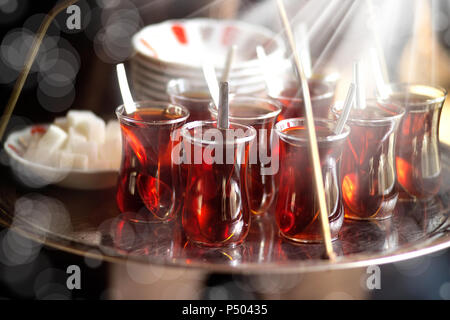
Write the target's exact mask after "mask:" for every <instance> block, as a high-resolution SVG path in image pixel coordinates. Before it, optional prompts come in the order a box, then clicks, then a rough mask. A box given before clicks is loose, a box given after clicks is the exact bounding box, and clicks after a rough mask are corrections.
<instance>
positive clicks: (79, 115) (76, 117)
mask: <svg viewBox="0 0 450 320" xmlns="http://www.w3.org/2000/svg"><path fill="white" fill-rule="evenodd" d="M66 117H67V124H68V126H69V127H76V126H77V125H78V123H80V122H81V121H85V120H86V119H90V118H95V117H96V116H95V114H94V113H93V112H92V111H89V110H70V111H69V112H68V113H67V116H66Z"/></svg>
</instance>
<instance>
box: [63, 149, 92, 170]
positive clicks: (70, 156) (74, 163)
mask: <svg viewBox="0 0 450 320" xmlns="http://www.w3.org/2000/svg"><path fill="white" fill-rule="evenodd" d="M59 167H60V168H61V169H87V168H88V157H87V156H86V155H84V154H76V153H70V152H64V151H63V152H61V156H60V158H59Z"/></svg>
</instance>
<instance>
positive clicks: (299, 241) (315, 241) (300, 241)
mask: <svg viewBox="0 0 450 320" xmlns="http://www.w3.org/2000/svg"><path fill="white" fill-rule="evenodd" d="M279 234H280V237H282V238H283V239H284V240H287V241H288V242H290V243H293V244H318V243H323V239H306V238H301V239H299V238H294V237H290V236H288V235H285V234H284V233H283V232H281V231H280V233H279ZM338 239H339V236H335V237H332V238H331V241H336V240H338Z"/></svg>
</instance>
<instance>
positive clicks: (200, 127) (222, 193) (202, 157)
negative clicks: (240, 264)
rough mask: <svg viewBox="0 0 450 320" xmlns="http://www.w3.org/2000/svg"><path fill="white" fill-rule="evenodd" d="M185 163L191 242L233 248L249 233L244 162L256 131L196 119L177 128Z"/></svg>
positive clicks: (187, 226) (186, 224)
mask: <svg viewBox="0 0 450 320" xmlns="http://www.w3.org/2000/svg"><path fill="white" fill-rule="evenodd" d="M181 136H182V139H183V144H184V146H185V153H186V155H187V156H186V159H187V161H188V164H187V185H186V190H185V200H184V208H183V219H182V222H183V229H184V231H185V234H186V236H187V237H188V239H189V240H190V241H191V242H194V243H196V244H200V245H205V246H213V247H218V246H233V245H237V244H239V243H241V242H242V241H243V240H244V239H245V237H246V236H247V233H248V230H249V223H250V208H249V201H248V193H247V163H248V159H249V150H250V145H251V143H253V141H254V140H255V139H256V130H255V129H254V128H252V127H249V126H244V125H240V124H231V125H230V128H229V129H218V128H217V122H214V121H194V122H190V123H187V124H186V125H184V126H183V128H182V129H181Z"/></svg>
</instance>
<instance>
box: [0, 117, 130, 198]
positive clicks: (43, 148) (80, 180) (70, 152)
mask: <svg viewBox="0 0 450 320" xmlns="http://www.w3.org/2000/svg"><path fill="white" fill-rule="evenodd" d="M4 149H5V151H6V154H7V155H8V156H9V164H10V166H11V168H12V170H13V172H14V174H15V176H16V178H17V179H18V180H19V181H20V182H22V183H23V184H25V185H27V186H30V187H33V188H40V187H44V186H47V185H50V184H54V185H57V186H60V187H65V188H71V189H80V190H97V189H106V188H110V187H114V186H115V185H116V183H117V176H118V171H119V168H120V162H121V157H122V140H121V133H120V126H119V123H118V121H116V120H110V121H108V122H107V123H105V121H104V120H103V119H102V118H100V117H98V116H96V115H95V114H94V113H93V112H91V111H85V110H71V111H69V112H68V113H67V115H66V116H65V117H61V118H56V119H55V120H54V122H53V123H51V124H44V125H33V126H30V127H26V128H25V129H22V130H19V131H16V132H13V133H11V134H10V135H9V136H8V138H7V139H6V141H5V144H4Z"/></svg>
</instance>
